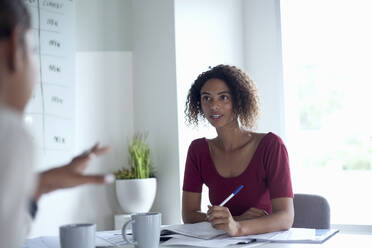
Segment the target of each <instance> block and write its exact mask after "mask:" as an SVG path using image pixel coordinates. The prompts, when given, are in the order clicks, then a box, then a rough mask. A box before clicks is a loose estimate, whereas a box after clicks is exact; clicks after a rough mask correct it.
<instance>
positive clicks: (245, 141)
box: [182, 65, 294, 236]
mask: <svg viewBox="0 0 372 248" xmlns="http://www.w3.org/2000/svg"><path fill="white" fill-rule="evenodd" d="M258 113H259V99H258V94H257V90H256V86H255V85H254V83H253V81H252V80H251V79H250V78H249V77H248V76H247V75H246V74H245V73H244V72H243V71H242V70H240V69H238V68H236V67H234V66H228V65H218V66H216V67H214V68H212V69H210V70H208V71H206V72H203V73H202V74H200V75H199V76H198V78H197V79H196V80H195V82H194V83H193V85H192V86H191V88H190V91H189V94H188V97H187V102H186V109H185V114H186V117H187V121H188V123H189V124H194V125H198V123H199V121H201V120H203V119H207V120H208V122H209V123H210V124H211V125H212V126H213V127H214V128H215V129H216V131H217V137H216V138H214V139H206V138H201V139H196V140H194V141H193V142H192V143H191V145H190V147H189V151H188V155H187V160H186V167H185V175H184V184H183V196H182V217H183V221H184V222H185V223H195V222H200V221H209V222H210V223H211V224H212V226H213V227H214V228H216V229H220V230H224V231H226V232H227V233H228V234H229V235H230V236H242V235H249V234H259V233H266V232H274V231H280V230H286V229H289V228H290V227H291V226H292V223H293V218H294V210H293V192H292V184H291V178H290V170H289V162H288V154H287V150H286V148H285V146H284V144H283V142H282V140H281V139H280V137H279V136H277V135H275V134H273V133H271V132H270V133H267V134H263V133H256V132H253V131H251V129H252V128H253V127H254V126H255V121H256V119H257V117H258ZM203 184H206V186H207V187H208V188H209V200H210V202H211V204H212V205H213V206H208V208H209V210H208V212H207V213H202V212H201V211H200V209H201V208H200V207H201V206H200V205H201V192H202V186H203ZM240 185H243V186H244V188H243V189H242V190H241V191H240V192H239V193H238V194H237V195H236V196H235V197H233V198H232V199H231V200H230V201H228V202H227V203H226V204H225V205H224V206H219V205H220V204H221V203H222V201H223V200H224V199H225V198H226V197H228V196H229V195H230V194H231V193H232V192H233V191H234V190H235V189H236V188H238V187H239V186H240Z"/></svg>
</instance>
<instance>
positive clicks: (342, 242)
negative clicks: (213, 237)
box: [32, 233, 372, 248]
mask: <svg viewBox="0 0 372 248" xmlns="http://www.w3.org/2000/svg"><path fill="white" fill-rule="evenodd" d="M54 243H56V246H55V247H59V244H57V243H58V237H55V242H54ZM32 247H35V248H39V247H37V246H32ZM44 247H45V246H42V248H44ZM121 247H122V248H134V246H133V245H125V246H121ZM166 247H167V248H192V246H162V245H160V247H159V248H166ZM228 247H229V248H245V247H247V248H248V247H260V248H344V247H347V248H372V235H363V234H343V233H338V234H336V235H335V236H333V237H331V238H330V239H329V240H327V241H325V242H324V243H323V244H284V243H252V244H248V245H234V246H228ZM198 248H200V247H198Z"/></svg>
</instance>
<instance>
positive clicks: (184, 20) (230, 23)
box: [175, 0, 244, 199]
mask: <svg viewBox="0 0 372 248" xmlns="http://www.w3.org/2000/svg"><path fill="white" fill-rule="evenodd" d="M175 27H176V55H177V56H176V64H177V90H178V126H179V154H180V162H179V163H180V174H179V177H180V181H181V182H183V173H184V165H185V161H186V155H187V150H188V146H189V145H190V143H191V141H192V140H193V139H196V138H200V137H204V136H207V137H212V136H214V135H215V130H214V128H213V127H211V126H209V125H203V124H202V125H200V127H199V128H198V129H195V128H193V127H189V126H187V125H185V114H184V109H185V103H186V97H187V94H188V90H189V88H190V87H191V84H192V83H193V82H194V80H195V79H196V78H197V76H198V75H199V74H200V73H202V72H203V71H206V70H208V67H209V66H215V65H218V64H230V65H235V66H238V67H240V68H244V44H243V38H244V36H243V30H244V29H243V4H242V0H229V1H226V0H204V1H198V0H188V1H182V0H176V1H175ZM181 187H182V183H181ZM204 196H206V195H205V194H203V198H204ZM204 199H205V198H204Z"/></svg>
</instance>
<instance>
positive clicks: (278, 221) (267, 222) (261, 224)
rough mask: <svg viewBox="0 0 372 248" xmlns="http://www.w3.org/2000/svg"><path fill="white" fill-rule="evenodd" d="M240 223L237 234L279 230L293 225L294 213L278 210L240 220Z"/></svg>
mask: <svg viewBox="0 0 372 248" xmlns="http://www.w3.org/2000/svg"><path fill="white" fill-rule="evenodd" d="M238 223H239V231H238V235H236V236H244V235H251V234H261V233H268V232H277V231H282V230H287V229H289V228H291V227H292V224H293V214H291V213H290V212H287V211H278V212H275V213H273V214H271V215H267V216H262V217H259V218H255V219H248V220H239V221H238Z"/></svg>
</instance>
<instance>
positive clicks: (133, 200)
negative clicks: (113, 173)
mask: <svg viewBox="0 0 372 248" xmlns="http://www.w3.org/2000/svg"><path fill="white" fill-rule="evenodd" d="M155 195H156V178H145V179H121V180H116V196H117V198H118V201H119V204H120V206H121V208H122V209H123V211H124V212H126V213H143V212H149V211H150V209H151V207H152V204H153V203H154V199H155Z"/></svg>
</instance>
